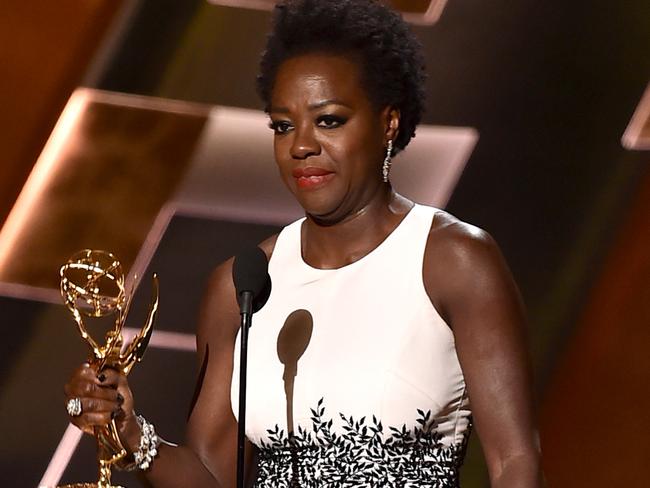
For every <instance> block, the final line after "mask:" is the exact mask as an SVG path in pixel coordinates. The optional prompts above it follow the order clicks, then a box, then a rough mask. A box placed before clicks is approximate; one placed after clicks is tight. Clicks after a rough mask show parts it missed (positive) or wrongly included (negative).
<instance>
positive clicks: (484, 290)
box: [424, 214, 543, 488]
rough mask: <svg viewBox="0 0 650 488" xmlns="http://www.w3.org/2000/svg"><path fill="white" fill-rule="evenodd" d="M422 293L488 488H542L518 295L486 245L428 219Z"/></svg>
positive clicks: (442, 217) (475, 234)
mask: <svg viewBox="0 0 650 488" xmlns="http://www.w3.org/2000/svg"><path fill="white" fill-rule="evenodd" d="M424 281H425V287H426V289H427V292H428V293H429V296H430V297H431V300H432V302H433V304H434V306H435V307H436V309H437V310H439V311H440V312H441V314H442V315H443V318H444V319H445V320H446V322H447V323H448V324H450V326H451V328H452V330H453V333H454V337H455V341H456V350H457V353H458V358H459V360H460V363H461V367H462V369H463V374H464V375H465V381H466V383H467V387H468V392H469V398H470V404H471V407H472V412H473V417H474V421H475V424H476V429H477V432H478V435H479V438H480V440H481V445H482V446H483V452H484V453H485V458H486V462H487V466H488V471H489V475H490V481H491V485H492V486H493V488H515V487H517V488H519V487H520V488H539V487H542V486H543V476H542V472H541V467H540V450H539V441H538V436H537V430H536V426H535V415H534V408H533V400H532V393H531V368H530V365H529V360H528V354H527V344H526V337H525V317H524V311H523V306H522V303H521V299H520V296H519V292H518V290H517V287H516V285H515V283H514V280H513V278H512V276H511V274H510V271H509V270H508V267H507V265H506V263H505V261H504V259H503V256H502V255H501V252H500V251H499V249H498V246H497V245H496V243H495V242H494V240H493V239H492V238H491V237H490V236H489V235H488V234H487V233H485V232H484V231H481V230H480V229H477V228H475V227H472V226H469V225H467V224H464V223H462V222H459V221H458V220H456V219H455V218H453V217H452V216H449V215H447V214H438V215H437V216H436V218H435V219H434V225H433V226H432V230H431V234H430V236H429V240H428V243H427V251H426V254H425V264H424Z"/></svg>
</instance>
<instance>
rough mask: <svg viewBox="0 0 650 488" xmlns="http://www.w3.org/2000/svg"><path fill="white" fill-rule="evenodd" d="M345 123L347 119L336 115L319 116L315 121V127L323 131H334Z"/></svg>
mask: <svg viewBox="0 0 650 488" xmlns="http://www.w3.org/2000/svg"><path fill="white" fill-rule="evenodd" d="M346 122H347V119H345V118H343V117H339V116H337V115H321V116H320V117H318V119H316V125H317V126H318V127H322V128H325V129H336V128H337V127H341V126H342V125H343V124H345V123H346Z"/></svg>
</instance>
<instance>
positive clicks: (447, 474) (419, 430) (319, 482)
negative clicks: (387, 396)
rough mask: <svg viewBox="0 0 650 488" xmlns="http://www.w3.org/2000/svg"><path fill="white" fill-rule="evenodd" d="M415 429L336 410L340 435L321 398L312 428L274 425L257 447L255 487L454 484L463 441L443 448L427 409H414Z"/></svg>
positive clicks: (436, 487)
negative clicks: (286, 429) (288, 430)
mask: <svg viewBox="0 0 650 488" xmlns="http://www.w3.org/2000/svg"><path fill="white" fill-rule="evenodd" d="M417 412H418V418H417V423H418V424H419V425H418V426H417V427H415V428H413V429H407V428H406V426H405V425H403V426H402V427H389V428H388V432H386V434H385V428H384V426H383V425H382V423H381V421H380V420H379V419H377V418H376V417H375V416H373V417H372V421H369V420H367V419H366V417H362V418H360V419H356V420H355V419H354V418H352V417H346V416H345V415H343V414H340V416H341V419H342V420H343V430H344V432H343V433H336V432H332V424H333V422H332V419H329V420H327V419H326V418H325V407H324V406H323V399H321V400H320V401H319V402H318V406H317V407H316V408H315V409H312V418H311V421H312V431H311V432H310V431H308V430H306V429H304V428H302V427H299V428H298V432H297V433H295V434H294V435H291V436H287V435H286V434H285V432H284V431H283V430H281V429H280V428H279V427H278V426H277V425H276V426H275V428H273V429H269V430H268V431H267V432H268V434H269V438H268V442H262V443H261V446H260V448H259V457H258V474H257V480H256V482H255V485H254V486H255V487H256V488H267V487H274V488H285V487H286V488H289V487H300V488H316V487H318V488H343V487H345V488H353V487H387V488H424V487H426V488H449V487H457V486H458V475H459V469H460V466H461V464H462V462H463V457H464V455H465V447H466V444H467V438H468V437H469V429H468V430H467V432H466V434H465V436H464V439H463V442H461V443H459V444H457V445H452V446H445V445H444V444H442V441H441V439H442V436H441V434H440V433H439V432H437V430H436V427H437V424H436V421H435V419H432V418H431V412H430V411H428V412H424V411H423V410H417Z"/></svg>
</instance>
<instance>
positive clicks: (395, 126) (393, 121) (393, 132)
mask: <svg viewBox="0 0 650 488" xmlns="http://www.w3.org/2000/svg"><path fill="white" fill-rule="evenodd" d="M382 119H383V120H384V124H385V130H384V136H385V137H384V139H385V140H384V142H385V143H388V141H393V142H394V141H395V139H396V138H397V135H398V134H399V119H400V111H399V109H398V108H395V107H392V106H390V105H389V106H387V107H386V108H385V109H384V110H383V111H382Z"/></svg>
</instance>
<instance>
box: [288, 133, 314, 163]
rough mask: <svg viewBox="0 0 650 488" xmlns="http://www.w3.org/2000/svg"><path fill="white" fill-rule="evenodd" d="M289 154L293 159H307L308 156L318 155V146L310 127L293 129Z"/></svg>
mask: <svg viewBox="0 0 650 488" xmlns="http://www.w3.org/2000/svg"><path fill="white" fill-rule="evenodd" d="M290 152H291V157H292V158H293V159H307V158H308V157H309V156H318V155H319V154H320V144H319V143H318V141H317V140H316V138H315V137H314V131H313V129H312V128H311V127H296V128H295V129H294V132H293V141H292V143H291V149H290Z"/></svg>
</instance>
